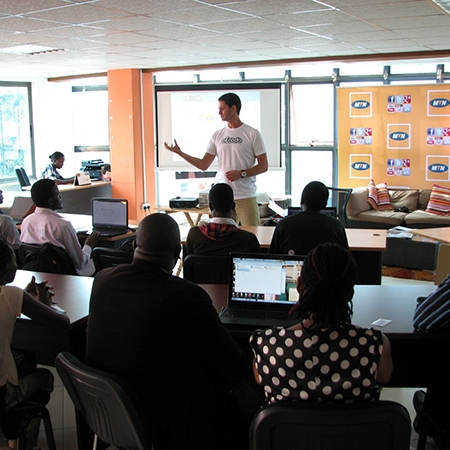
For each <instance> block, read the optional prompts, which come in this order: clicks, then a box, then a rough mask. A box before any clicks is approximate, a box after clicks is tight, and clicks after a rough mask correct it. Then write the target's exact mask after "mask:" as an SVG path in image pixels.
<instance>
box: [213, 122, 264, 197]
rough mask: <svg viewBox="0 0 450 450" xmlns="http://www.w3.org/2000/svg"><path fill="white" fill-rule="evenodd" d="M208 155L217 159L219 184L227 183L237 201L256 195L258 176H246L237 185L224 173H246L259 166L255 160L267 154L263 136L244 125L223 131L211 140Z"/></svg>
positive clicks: (219, 131) (217, 179)
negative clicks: (230, 171)
mask: <svg viewBox="0 0 450 450" xmlns="http://www.w3.org/2000/svg"><path fill="white" fill-rule="evenodd" d="M206 153H209V154H210V155H214V156H217V159H218V171H217V175H216V182H217V183H227V184H229V185H230V186H231V187H232V188H233V190H234V198H235V199H236V200H239V199H243V198H250V197H255V196H256V177H245V178H241V179H239V180H236V181H234V182H230V181H228V180H227V178H226V176H225V172H227V171H229V170H246V169H250V168H251V167H253V166H254V165H255V164H256V157H257V156H259V155H262V154H264V153H266V148H265V146H264V141H263V139H262V136H261V133H260V132H259V131H258V130H256V129H255V128H252V127H251V126H249V125H246V124H245V123H243V124H242V125H241V126H240V127H238V128H228V127H225V128H222V129H221V130H218V131H216V132H215V133H214V134H213V135H212V137H211V140H210V141H209V144H208V147H207V148H206Z"/></svg>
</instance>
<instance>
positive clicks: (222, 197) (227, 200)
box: [209, 183, 234, 213]
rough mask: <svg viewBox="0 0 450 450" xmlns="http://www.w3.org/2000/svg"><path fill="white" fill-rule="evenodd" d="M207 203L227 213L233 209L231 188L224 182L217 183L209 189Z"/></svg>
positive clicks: (220, 211) (218, 210)
mask: <svg viewBox="0 0 450 450" xmlns="http://www.w3.org/2000/svg"><path fill="white" fill-rule="evenodd" d="M209 203H210V204H211V205H212V207H213V208H214V209H215V210H216V211H217V212H219V213H227V212H229V211H231V210H232V209H233V205H234V195H233V189H232V188H231V186H230V185H228V184H226V183H217V184H215V185H214V186H213V187H212V188H211V189H210V191H209Z"/></svg>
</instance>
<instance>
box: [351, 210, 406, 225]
mask: <svg viewBox="0 0 450 450" xmlns="http://www.w3.org/2000/svg"><path fill="white" fill-rule="evenodd" d="M405 216H406V213H401V212H394V211H392V210H390V211H377V210H375V209H371V210H369V211H363V212H361V213H359V214H357V215H356V216H353V217H351V220H361V221H364V222H375V223H385V224H388V225H390V226H391V227H396V226H397V225H403V223H404V219H405Z"/></svg>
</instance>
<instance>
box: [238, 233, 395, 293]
mask: <svg viewBox="0 0 450 450" xmlns="http://www.w3.org/2000/svg"><path fill="white" fill-rule="evenodd" d="M241 228H242V229H243V230H247V231H250V232H252V233H253V234H255V235H256V237H257V238H258V240H259V243H260V245H261V248H263V249H268V248H269V247H270V242H271V241H272V235H273V232H274V230H275V227H264V226H261V227H257V226H243V227H241ZM345 232H346V234H347V240H348V245H349V248H350V251H351V253H352V256H353V258H354V260H355V261H356V264H357V265H358V281H357V283H358V284H381V271H382V259H383V258H382V253H381V252H384V251H385V250H386V230H372V229H360V228H346V229H345Z"/></svg>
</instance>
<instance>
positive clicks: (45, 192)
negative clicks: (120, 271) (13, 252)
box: [20, 179, 99, 276]
mask: <svg viewBox="0 0 450 450" xmlns="http://www.w3.org/2000/svg"><path fill="white" fill-rule="evenodd" d="M31 198H32V200H33V202H34V204H35V205H36V209H35V211H34V213H33V214H30V215H29V216H27V217H26V218H25V219H24V220H23V222H22V225H21V233H20V240H21V242H23V243H24V244H38V245H41V244H46V243H50V244H53V245H55V246H57V247H62V248H64V249H65V250H66V252H67V253H68V254H69V256H70V257H71V258H72V261H73V263H74V265H75V269H76V271H77V274H78V275H84V276H91V275H93V274H94V272H95V267H94V262H93V261H92V259H91V252H92V249H93V248H94V247H95V245H96V244H97V241H98V238H99V234H98V233H97V232H92V234H91V235H90V236H89V237H88V238H87V239H86V241H85V242H84V246H83V248H81V245H80V242H79V240H78V236H77V233H76V231H75V228H74V227H73V225H72V224H71V223H70V222H69V221H68V220H66V219H64V218H63V217H62V216H60V215H59V214H58V213H56V212H55V211H56V210H58V209H61V208H62V200H61V195H60V193H59V189H58V186H57V185H56V184H55V182H54V181H53V180H50V179H44V180H38V181H36V183H34V184H33V186H32V188H31Z"/></svg>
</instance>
